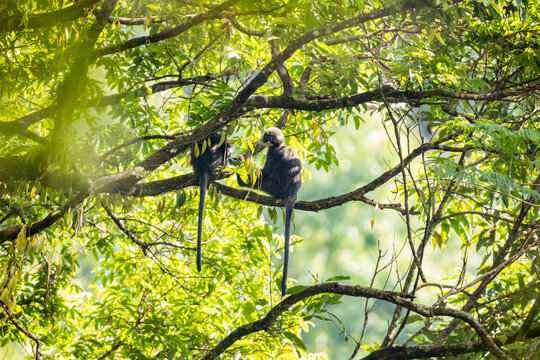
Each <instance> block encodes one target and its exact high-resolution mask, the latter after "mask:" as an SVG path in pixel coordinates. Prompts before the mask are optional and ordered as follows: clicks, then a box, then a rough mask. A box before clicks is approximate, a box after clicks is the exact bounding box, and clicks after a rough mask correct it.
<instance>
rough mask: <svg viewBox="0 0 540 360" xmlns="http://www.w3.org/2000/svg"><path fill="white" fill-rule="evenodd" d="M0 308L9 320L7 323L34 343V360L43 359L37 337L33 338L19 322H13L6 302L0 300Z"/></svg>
mask: <svg viewBox="0 0 540 360" xmlns="http://www.w3.org/2000/svg"><path fill="white" fill-rule="evenodd" d="M0 306H2V308H3V309H4V311H5V312H6V314H7V316H8V318H9V321H11V323H12V324H13V325H15V327H16V328H17V329H18V330H19V331H20V332H22V333H23V334H24V335H26V336H27V337H29V338H30V339H32V340H33V341H34V342H35V343H36V356H35V359H36V360H40V359H43V355H42V354H41V341H40V340H39V338H38V337H37V336H35V335H34V334H32V333H31V332H30V331H28V330H26V329H25V328H24V327H23V326H22V325H21V324H19V322H18V321H17V320H15V316H14V315H13V313H12V312H11V310H10V309H9V306H8V304H7V302H5V301H4V300H2V299H0Z"/></svg>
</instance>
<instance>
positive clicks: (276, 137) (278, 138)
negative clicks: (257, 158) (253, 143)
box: [262, 127, 285, 147]
mask: <svg viewBox="0 0 540 360" xmlns="http://www.w3.org/2000/svg"><path fill="white" fill-rule="evenodd" d="M284 141H285V138H284V137H283V133H282V132H281V130H279V129H278V128H276V127H271V128H268V129H266V131H265V132H264V135H263V137H262V143H263V145H264V146H266V147H272V146H277V145H279V144H281V143H283V142H284Z"/></svg>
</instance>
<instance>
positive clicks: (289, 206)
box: [281, 199, 296, 297]
mask: <svg viewBox="0 0 540 360" xmlns="http://www.w3.org/2000/svg"><path fill="white" fill-rule="evenodd" d="M295 203H296V199H287V201H286V202H285V247H284V249H283V277H282V278H281V297H284V296H285V294H286V293H287V276H288V273H289V245H290V241H291V219H292V213H293V209H294V204H295Z"/></svg>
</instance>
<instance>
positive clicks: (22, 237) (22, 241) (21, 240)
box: [17, 224, 26, 251]
mask: <svg viewBox="0 0 540 360" xmlns="http://www.w3.org/2000/svg"><path fill="white" fill-rule="evenodd" d="M25 246H26V224H25V225H23V226H22V228H21V231H20V232H19V235H17V250H18V251H21V250H22V249H24V247H25Z"/></svg>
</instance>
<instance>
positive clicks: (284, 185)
mask: <svg viewBox="0 0 540 360" xmlns="http://www.w3.org/2000/svg"><path fill="white" fill-rule="evenodd" d="M262 176H263V179H264V180H263V188H262V190H263V191H265V192H267V193H269V194H270V195H273V196H274V197H276V198H278V199H286V198H289V197H291V196H296V193H297V192H298V190H299V189H300V186H301V185H302V161H301V160H300V157H298V155H297V154H296V152H294V150H293V149H291V148H290V147H288V146H287V145H285V144H282V145H281V146H277V147H271V148H269V149H268V153H267V155H266V162H265V164H264V168H263V169H262Z"/></svg>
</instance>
